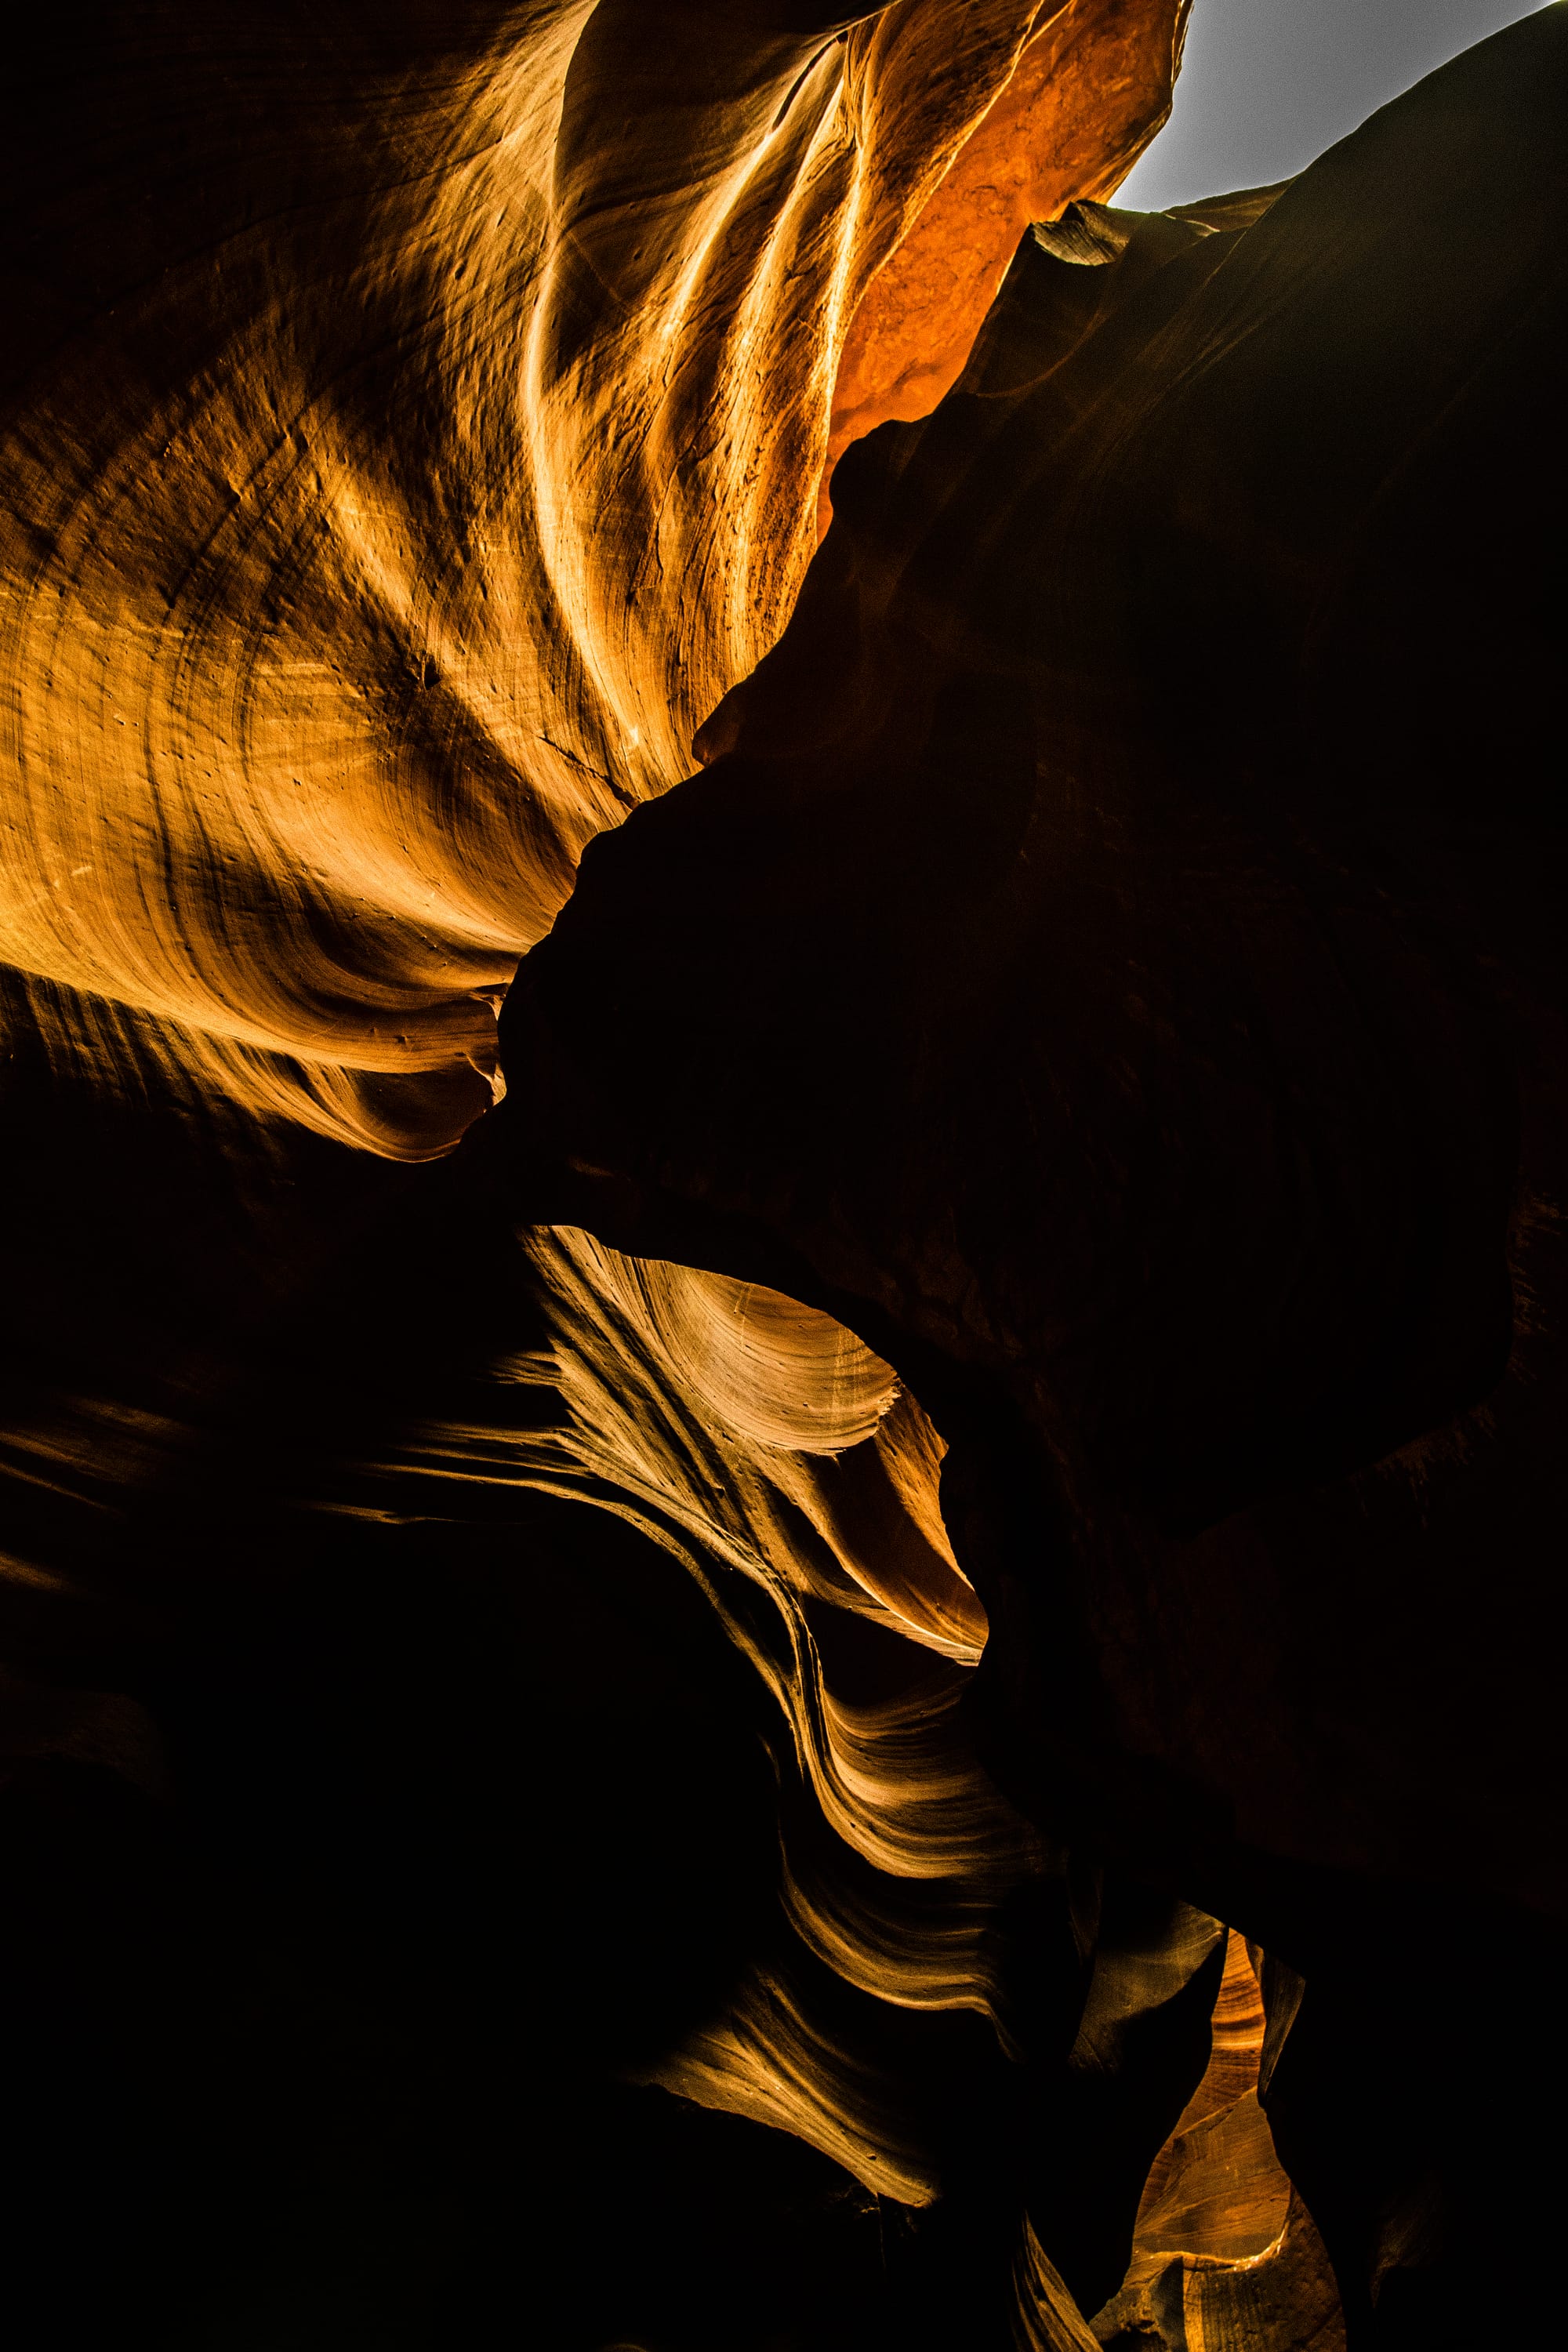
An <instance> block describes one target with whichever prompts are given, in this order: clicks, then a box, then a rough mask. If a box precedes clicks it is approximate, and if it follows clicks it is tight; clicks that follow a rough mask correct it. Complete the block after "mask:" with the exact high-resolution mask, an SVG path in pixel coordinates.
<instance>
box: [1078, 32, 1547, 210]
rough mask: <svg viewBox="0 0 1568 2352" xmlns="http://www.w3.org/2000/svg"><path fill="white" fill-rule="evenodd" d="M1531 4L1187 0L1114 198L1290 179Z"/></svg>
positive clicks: (1185, 194)
mask: <svg viewBox="0 0 1568 2352" xmlns="http://www.w3.org/2000/svg"><path fill="white" fill-rule="evenodd" d="M1537 5H1538V0H1194V7H1193V14H1192V21H1191V24H1190V26H1189V27H1188V32H1187V45H1186V51H1185V56H1184V61H1183V66H1182V73H1181V79H1179V81H1178V82H1177V84H1176V100H1175V105H1174V107H1173V110H1172V114H1171V120H1170V121H1169V122H1168V123H1167V124H1166V126H1165V128H1164V130H1163V131H1162V132H1161V133H1160V135H1159V137H1158V138H1157V139H1156V140H1155V141H1154V142H1153V144H1152V147H1150V148H1149V149H1148V151H1147V152H1146V153H1145V154H1144V155H1143V156H1142V158H1141V160H1140V161H1139V162H1138V163H1136V164H1135V165H1134V166H1133V168H1132V171H1131V173H1130V174H1129V176H1128V177H1127V179H1126V180H1124V181H1123V183H1122V184H1121V190H1120V192H1119V194H1117V195H1116V197H1115V198H1114V199H1113V201H1114V202H1115V203H1117V204H1119V205H1131V206H1132V207H1134V208H1136V209H1137V210H1139V211H1142V212H1160V211H1163V209H1164V207H1165V206H1166V205H1183V204H1193V203H1194V202H1196V200H1197V199H1198V198H1199V197H1200V196H1213V195H1220V194H1224V193H1226V191H1227V190H1229V189H1232V188H1256V187H1266V186H1268V184H1270V183H1271V182H1273V181H1275V180H1284V179H1288V178H1289V176H1290V174H1291V173H1295V172H1300V171H1301V170H1303V169H1304V168H1305V166H1306V165H1307V164H1309V163H1311V162H1312V161H1313V159H1314V158H1315V157H1316V156H1319V155H1321V153H1322V152H1323V150H1324V148H1325V147H1331V146H1332V145H1333V143H1334V142H1335V141H1336V140H1337V139H1342V138H1343V137H1344V136H1345V134H1346V132H1347V131H1353V130H1354V129H1355V128H1356V126H1357V124H1358V123H1361V122H1364V121H1365V120H1366V118H1367V116H1368V115H1369V114H1372V113H1373V112H1374V111H1375V110H1376V109H1377V108H1378V107H1380V106H1384V105H1386V104H1387V102H1388V100H1390V99H1391V98H1397V96H1398V95H1399V93H1400V91H1401V90H1404V89H1409V88H1410V86H1411V84H1412V83H1413V82H1416V81H1419V80H1420V79H1421V78H1422V76H1423V75H1424V74H1429V73H1431V72H1432V71H1433V69H1434V68H1436V67H1437V66H1440V65H1442V64H1444V63H1446V61H1447V59H1448V58H1453V57H1458V54H1459V52H1460V51H1461V50H1462V49H1468V48H1473V47H1474V46H1475V44H1476V43H1477V42H1478V41H1482V40H1485V38H1486V37H1487V36H1488V34H1489V33H1495V32H1498V31H1500V29H1501V27H1502V26H1504V25H1512V24H1515V23H1517V22H1518V20H1519V18H1520V17H1521V16H1533V15H1534V14H1535V12H1536V6H1537Z"/></svg>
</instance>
